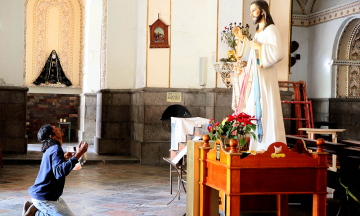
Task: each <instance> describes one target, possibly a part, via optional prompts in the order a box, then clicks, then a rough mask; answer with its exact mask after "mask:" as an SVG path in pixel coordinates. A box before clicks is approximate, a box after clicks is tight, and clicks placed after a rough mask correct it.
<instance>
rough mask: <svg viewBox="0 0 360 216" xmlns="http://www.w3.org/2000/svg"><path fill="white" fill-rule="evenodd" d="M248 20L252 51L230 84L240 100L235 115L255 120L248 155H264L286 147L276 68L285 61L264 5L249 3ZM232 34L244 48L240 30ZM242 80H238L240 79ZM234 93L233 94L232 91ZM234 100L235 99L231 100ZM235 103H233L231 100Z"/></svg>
mask: <svg viewBox="0 0 360 216" xmlns="http://www.w3.org/2000/svg"><path fill="white" fill-rule="evenodd" d="M250 16H251V17H252V18H253V22H254V24H257V27H256V34H255V36H254V39H253V40H252V41H250V42H248V43H247V44H248V45H250V47H251V51H250V54H249V58H248V61H247V65H246V67H243V68H242V67H236V70H237V73H235V74H237V76H239V77H238V78H235V79H234V80H233V81H235V80H236V82H233V85H234V90H235V89H236V88H237V89H239V92H240V96H239V97H238V101H237V102H238V104H237V106H236V107H234V106H233V108H236V112H237V113H239V112H241V111H244V112H246V113H247V114H249V115H251V116H253V115H255V117H256V119H257V125H258V127H257V130H256V136H257V139H256V140H255V139H253V138H251V140H250V146H249V150H250V151H256V152H259V151H266V150H267V149H268V147H269V146H270V145H271V144H272V143H274V142H283V143H286V137H285V128H284V120H283V114H282V109H281V100H280V91H279V84H278V77H277V72H276V67H275V64H276V63H277V62H279V61H281V60H282V59H283V57H284V53H283V48H282V43H281V38H280V32H279V30H278V28H277V27H276V26H275V24H274V21H273V19H272V17H271V15H270V11H269V5H268V3H267V2H266V1H263V0H256V1H253V2H252V3H251V6H250ZM233 32H234V33H235V35H236V36H237V37H238V39H239V40H241V41H243V42H244V43H243V46H246V40H247V38H246V37H245V36H244V35H242V34H241V30H240V29H239V27H235V28H234V29H233ZM240 77H241V79H240ZM234 92H235V91H234ZM233 97H234V96H233ZM233 102H234V99H233Z"/></svg>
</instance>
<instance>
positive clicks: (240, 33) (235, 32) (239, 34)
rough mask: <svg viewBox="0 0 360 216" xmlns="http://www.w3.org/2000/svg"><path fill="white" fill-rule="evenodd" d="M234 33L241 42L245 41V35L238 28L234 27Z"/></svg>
mask: <svg viewBox="0 0 360 216" xmlns="http://www.w3.org/2000/svg"><path fill="white" fill-rule="evenodd" d="M232 31H233V33H234V34H235V36H236V37H237V38H238V39H239V40H241V41H244V35H243V34H242V32H241V29H240V28H239V27H238V26H234V27H233V30H232Z"/></svg>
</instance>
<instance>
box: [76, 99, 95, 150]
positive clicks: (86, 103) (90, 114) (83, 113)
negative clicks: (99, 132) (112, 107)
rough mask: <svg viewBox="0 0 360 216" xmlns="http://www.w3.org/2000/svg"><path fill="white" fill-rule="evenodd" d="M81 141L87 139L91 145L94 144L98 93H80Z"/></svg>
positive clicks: (79, 135) (79, 131)
mask: <svg viewBox="0 0 360 216" xmlns="http://www.w3.org/2000/svg"><path fill="white" fill-rule="evenodd" d="M78 113H79V114H80V118H79V123H78V125H79V130H78V137H79V142H80V141H81V140H86V141H87V143H88V144H89V145H93V144H94V137H95V135H96V93H84V94H81V95H80V106H79V112H78Z"/></svg>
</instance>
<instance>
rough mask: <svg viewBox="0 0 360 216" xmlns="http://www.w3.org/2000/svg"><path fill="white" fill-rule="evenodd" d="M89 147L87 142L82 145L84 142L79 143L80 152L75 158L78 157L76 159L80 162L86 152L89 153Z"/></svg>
mask: <svg viewBox="0 0 360 216" xmlns="http://www.w3.org/2000/svg"><path fill="white" fill-rule="evenodd" d="M88 147H89V145H88V143H87V142H86V141H85V143H84V144H83V145H82V141H81V142H80V143H79V146H78V151H77V153H76V155H75V157H76V159H78V160H79V158H80V157H81V156H82V155H83V154H84V153H85V152H87V150H88Z"/></svg>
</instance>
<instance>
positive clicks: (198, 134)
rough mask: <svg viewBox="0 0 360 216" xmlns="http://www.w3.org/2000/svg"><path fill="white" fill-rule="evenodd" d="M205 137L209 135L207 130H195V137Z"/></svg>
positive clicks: (198, 128)
mask: <svg viewBox="0 0 360 216" xmlns="http://www.w3.org/2000/svg"><path fill="white" fill-rule="evenodd" d="M204 135H209V131H208V130H207V129H206V128H202V127H196V128H195V129H194V136H199V137H203V136H204Z"/></svg>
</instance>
